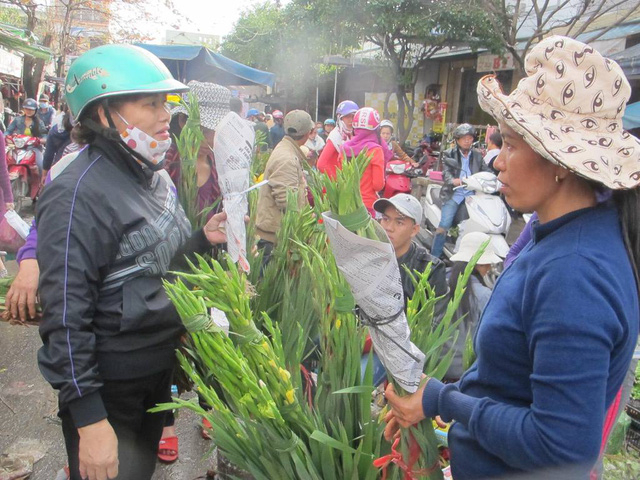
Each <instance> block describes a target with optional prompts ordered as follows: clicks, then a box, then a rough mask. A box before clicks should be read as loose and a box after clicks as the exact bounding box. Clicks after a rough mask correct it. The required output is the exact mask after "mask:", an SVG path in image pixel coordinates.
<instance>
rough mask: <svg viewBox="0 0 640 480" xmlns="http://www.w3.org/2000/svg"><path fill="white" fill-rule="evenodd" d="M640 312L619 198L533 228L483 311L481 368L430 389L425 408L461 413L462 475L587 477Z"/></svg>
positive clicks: (454, 416)
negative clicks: (618, 209)
mask: <svg viewBox="0 0 640 480" xmlns="http://www.w3.org/2000/svg"><path fill="white" fill-rule="evenodd" d="M639 318H640V313H639V306H638V295H637V289H636V283H635V280H634V275H633V271H632V268H631V264H630V262H629V259H628V255H627V252H626V250H625V247H624V243H623V240H622V232H621V228H620V224H619V218H618V214H617V211H616V209H615V208H614V207H613V206H611V205H600V206H598V207H594V208H588V209H584V210H580V211H577V212H573V213H570V214H568V215H566V216H564V217H562V218H559V219H557V220H554V221H552V222H548V223H546V224H543V225H536V226H534V232H533V239H532V241H531V242H530V243H529V244H528V245H527V246H526V247H525V248H524V250H523V251H522V253H521V254H520V256H519V257H518V258H517V259H516V260H515V262H514V263H513V264H512V265H511V266H510V267H509V268H507V269H506V270H505V271H504V273H503V274H502V276H501V277H500V279H499V280H498V282H497V284H496V287H495V289H494V292H493V294H492V296H491V299H490V300H489V303H488V304H487V307H486V309H485V311H484V313H483V315H482V318H481V320H480V326H479V328H478V333H477V336H476V338H475V349H476V353H477V357H478V359H477V361H476V363H475V365H474V366H473V367H472V368H471V369H470V370H469V371H467V372H466V373H465V375H464V376H463V377H462V379H461V380H460V381H459V382H458V383H457V384H451V385H443V384H442V383H440V382H438V381H437V380H433V379H432V380H429V382H428V384H427V387H426V389H425V392H424V396H423V410H424V413H425V415H427V416H435V415H441V416H442V418H443V419H444V420H446V421H450V420H455V423H454V425H453V426H452V428H451V430H450V432H449V445H450V448H451V467H452V474H453V478H455V479H456V480H466V479H485V478H491V479H493V478H498V477H501V476H508V477H510V478H511V477H513V475H514V474H516V473H520V472H524V471H526V472H535V471H538V472H539V473H540V471H541V470H549V469H551V470H552V472H549V471H547V472H546V473H544V474H542V473H540V474H541V475H542V476H541V477H539V476H536V477H535V478H554V479H556V478H572V479H573V478H587V477H588V472H589V470H590V469H591V467H592V466H593V464H594V463H595V461H596V460H597V457H598V454H599V450H600V444H601V440H602V428H603V423H604V416H605V411H606V410H607V408H608V407H609V406H610V405H611V403H612V401H613V399H614V397H615V395H616V394H617V392H618V390H619V388H620V386H621V385H622V381H623V379H624V377H625V374H626V372H627V369H628V366H629V362H630V361H631V357H632V354H633V350H634V347H635V345H636V340H637V337H638V321H639ZM560 471H562V474H561V473H560Z"/></svg>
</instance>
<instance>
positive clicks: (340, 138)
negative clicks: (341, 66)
mask: <svg viewBox="0 0 640 480" xmlns="http://www.w3.org/2000/svg"><path fill="white" fill-rule="evenodd" d="M357 111H358V105H357V104H356V103H355V102H352V101H351V100H345V101H344V102H340V104H339V105H338V108H337V109H336V118H337V119H338V122H337V126H336V128H334V129H333V130H332V131H331V133H329V135H328V137H327V142H326V145H325V147H324V149H323V150H322V154H321V155H320V158H318V170H319V171H321V172H323V173H326V174H327V175H329V176H330V177H331V178H334V177H335V175H336V167H338V165H339V158H340V148H341V147H342V144H343V143H344V142H346V141H348V140H350V139H351V137H353V117H354V115H355V114H356V112H357Z"/></svg>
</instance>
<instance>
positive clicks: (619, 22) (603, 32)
mask: <svg viewBox="0 0 640 480" xmlns="http://www.w3.org/2000/svg"><path fill="white" fill-rule="evenodd" d="M638 7H640V2H637V3H636V6H635V7H634V8H631V9H629V11H628V12H627V13H626V14H625V15H623V16H622V17H620V18H619V19H618V20H617V21H616V22H614V23H613V24H612V25H610V26H608V27H606V28H603V29H602V30H601V31H600V32H599V33H598V34H596V35H594V36H592V37H591V38H589V40H587V43H591V42H594V41H596V40H597V39H598V38H600V37H601V36H602V35H604V34H605V33H607V32H609V31H610V30H611V29H612V28H614V27H617V26H618V25H620V24H622V23H623V22H624V21H625V20H626V19H627V18H629V17H630V16H631V15H632V14H633V13H634V12H636V11H638Z"/></svg>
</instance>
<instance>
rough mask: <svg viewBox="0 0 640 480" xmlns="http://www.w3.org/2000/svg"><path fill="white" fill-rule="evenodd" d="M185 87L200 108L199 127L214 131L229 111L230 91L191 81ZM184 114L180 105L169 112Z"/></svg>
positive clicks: (213, 85)
mask: <svg viewBox="0 0 640 480" xmlns="http://www.w3.org/2000/svg"><path fill="white" fill-rule="evenodd" d="M187 86H188V87H189V90H190V91H191V92H193V93H194V94H195V96H196V98H197V99H198V106H199V107H200V125H202V126H203V127H204V128H208V129H209V130H215V129H216V126H217V125H218V122H219V121H220V120H222V119H223V118H224V117H225V115H226V114H227V113H229V111H230V106H229V102H230V100H231V90H229V89H228V88H226V87H223V86H222V85H217V84H215V83H206V82H198V81H196V80H191V81H190V82H189V83H188V84H187ZM176 113H184V114H185V115H187V114H188V113H187V109H186V108H184V107H183V106H182V105H180V106H178V107H176V108H174V109H173V110H172V111H171V114H172V115H175V114H176Z"/></svg>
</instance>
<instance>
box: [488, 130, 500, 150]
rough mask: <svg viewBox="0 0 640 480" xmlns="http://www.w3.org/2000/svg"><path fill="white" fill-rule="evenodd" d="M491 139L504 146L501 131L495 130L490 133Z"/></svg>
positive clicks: (496, 144) (497, 144)
mask: <svg viewBox="0 0 640 480" xmlns="http://www.w3.org/2000/svg"><path fill="white" fill-rule="evenodd" d="M489 141H490V142H491V143H493V144H494V145H495V146H496V147H498V148H502V135H500V132H493V133H492V134H491V135H489Z"/></svg>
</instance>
